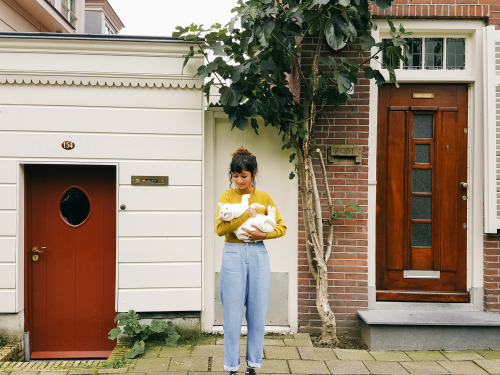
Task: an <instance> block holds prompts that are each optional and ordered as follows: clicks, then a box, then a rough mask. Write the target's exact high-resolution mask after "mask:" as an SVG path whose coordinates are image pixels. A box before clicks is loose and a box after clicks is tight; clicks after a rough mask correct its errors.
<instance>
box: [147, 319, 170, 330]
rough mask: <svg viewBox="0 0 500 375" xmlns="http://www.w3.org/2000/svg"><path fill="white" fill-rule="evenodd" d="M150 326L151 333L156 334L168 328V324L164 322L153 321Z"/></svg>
mask: <svg viewBox="0 0 500 375" xmlns="http://www.w3.org/2000/svg"><path fill="white" fill-rule="evenodd" d="M149 326H150V328H151V331H153V332H155V333H160V332H163V331H164V330H165V329H166V328H167V322H165V321H163V320H158V319H153V320H151V324H150V325H149Z"/></svg>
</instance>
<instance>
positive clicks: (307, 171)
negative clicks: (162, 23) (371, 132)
mask: <svg viewBox="0 0 500 375" xmlns="http://www.w3.org/2000/svg"><path fill="white" fill-rule="evenodd" d="M392 1H393V0H376V1H375V3H376V5H377V6H378V7H380V8H383V9H386V8H389V7H390V6H391V3H392ZM233 13H235V17H234V18H233V19H232V20H231V21H230V22H229V24H228V25H226V26H224V27H223V26H221V25H220V24H215V25H213V26H212V27H210V28H208V29H205V28H204V27H203V25H194V24H192V25H191V26H188V27H180V26H178V27H177V28H176V29H177V32H175V33H174V34H173V36H174V37H180V38H183V39H185V40H189V41H193V42H195V44H196V45H197V46H198V47H199V48H198V50H195V48H194V47H191V50H190V53H189V54H188V55H187V56H186V59H185V61H184V65H185V64H186V63H187V61H188V60H189V58H190V57H192V56H193V55H194V54H195V53H202V54H203V55H204V56H205V58H206V64H205V65H202V66H200V67H199V69H198V73H197V74H198V75H199V77H200V78H201V79H203V80H204V81H205V86H204V91H205V93H206V94H207V95H209V93H210V88H211V87H212V86H213V85H217V86H219V93H220V100H219V102H220V105H222V107H223V109H224V112H226V113H227V114H228V116H229V120H230V121H231V123H232V126H233V128H234V127H237V128H239V129H245V128H247V127H248V126H249V125H250V126H251V127H252V128H253V129H254V131H255V132H256V133H257V134H258V128H259V124H258V122H257V117H261V118H262V119H263V121H264V124H265V125H266V126H268V125H270V126H273V127H276V128H278V129H279V131H280V134H282V135H283V140H284V141H285V145H284V147H285V148H290V149H292V150H293V151H292V153H291V156H290V162H295V163H296V172H297V174H298V177H299V190H300V194H301V198H302V206H303V207H302V208H303V213H304V223H305V232H306V250H307V256H308V262H309V269H310V271H311V273H312V275H313V277H314V279H315V280H316V286H317V287H316V290H317V298H316V306H317V310H318V313H319V316H320V318H321V320H322V333H321V338H320V341H321V342H323V343H326V344H334V345H335V344H337V343H338V339H337V334H336V322H335V316H334V313H333V311H332V309H331V307H330V298H329V294H328V269H327V264H328V259H329V258H330V255H331V252H332V246H333V233H334V226H333V220H334V219H335V218H337V217H338V216H339V215H342V214H343V215H349V214H350V213H349V211H348V210H346V207H348V206H349V207H351V208H354V209H356V210H358V211H359V210H360V209H359V207H357V206H356V205H354V204H347V205H344V204H343V202H341V204H342V206H343V207H342V208H343V209H342V210H341V211H335V210H334V202H333V201H332V199H331V195H330V192H329V191H330V188H328V189H327V191H328V198H327V200H328V202H327V204H328V207H329V217H328V218H326V222H327V223H328V224H329V225H328V233H327V235H325V233H324V229H323V223H324V221H325V220H323V217H322V210H321V202H320V196H319V193H318V188H317V183H316V176H315V173H314V169H313V158H314V157H315V156H319V157H320V160H321V164H322V171H323V173H322V177H323V179H324V182H325V185H327V178H326V170H325V166H324V163H323V162H322V158H321V154H320V153H317V152H315V150H316V146H315V140H314V131H315V126H316V119H317V117H318V114H319V113H321V112H322V111H323V107H324V105H325V104H329V105H334V106H338V105H340V104H344V103H346V102H347V101H348V100H349V98H350V96H349V89H350V88H351V86H352V85H355V84H356V83H357V82H358V77H363V76H364V77H365V78H368V79H375V80H376V83H377V84H378V85H381V84H383V83H384V82H385V79H384V77H383V75H382V73H381V72H380V71H379V70H378V69H374V68H373V67H372V66H371V65H372V64H371V61H372V60H373V61H378V62H379V63H380V65H381V67H383V68H385V69H387V70H388V72H389V78H390V81H391V82H394V83H396V76H395V74H394V67H395V66H396V64H398V63H399V61H400V60H402V58H403V57H402V51H403V48H404V47H405V46H406V44H405V41H404V39H403V36H405V34H406V33H405V30H404V28H403V27H402V26H400V27H399V29H398V30H397V29H396V28H395V27H394V25H393V24H392V23H391V22H390V21H389V20H388V22H389V25H390V30H391V37H392V38H390V39H389V40H384V42H383V43H382V42H380V43H376V42H375V40H374V39H373V38H372V37H371V36H370V30H371V29H373V28H374V27H375V25H374V24H373V23H372V21H371V17H370V11H369V0H330V1H329V0H246V1H244V0H239V1H238V6H237V7H235V8H234V9H233ZM307 38H309V40H311V39H312V40H313V42H314V44H315V47H314V48H313V51H312V52H313V59H312V64H310V66H309V67H306V66H304V65H302V64H301V54H302V52H303V47H302V45H303V42H304V40H306V39H307ZM344 48H349V49H350V50H352V51H356V52H357V57H356V58H348V57H347V55H344V56H342V55H341V54H338V53H337V51H340V50H342V49H344ZM325 50H326V53H325ZM370 51H372V52H373V53H371V54H370ZM381 51H384V53H385V57H384V59H381V58H380V55H381ZM336 53H337V54H336ZM339 55H340V56H339ZM381 60H383V61H381ZM296 81H298V82H300V93H299V92H293V93H292V91H291V85H290V83H292V82H296ZM290 177H291V178H293V177H294V173H292V174H291V176H290Z"/></svg>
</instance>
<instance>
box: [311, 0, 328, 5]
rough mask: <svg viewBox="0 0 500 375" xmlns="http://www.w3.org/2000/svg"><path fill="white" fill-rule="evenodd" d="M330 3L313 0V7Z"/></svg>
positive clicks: (322, 0) (323, 0)
mask: <svg viewBox="0 0 500 375" xmlns="http://www.w3.org/2000/svg"><path fill="white" fill-rule="evenodd" d="M329 2H330V0H313V2H312V4H313V5H326V4H328V3H329Z"/></svg>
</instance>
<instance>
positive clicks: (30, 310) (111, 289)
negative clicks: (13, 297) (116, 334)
mask: <svg viewBox="0 0 500 375" xmlns="http://www.w3.org/2000/svg"><path fill="white" fill-rule="evenodd" d="M25 171H26V188H27V189H26V225H27V226H26V227H27V231H26V268H27V269H26V271H27V272H26V275H27V278H26V296H27V297H26V305H27V309H26V328H27V329H26V330H29V332H30V346H31V348H30V349H31V358H33V359H36V358H104V357H107V356H109V354H110V353H111V351H112V350H113V348H114V346H115V342H113V341H111V340H109V339H108V338H107V336H108V332H109V330H110V329H111V328H113V326H114V323H113V319H114V317H115V315H116V313H115V268H116V239H115V236H116V192H115V189H116V177H115V175H116V173H115V167H114V166H82V165H30V166H26V168H25Z"/></svg>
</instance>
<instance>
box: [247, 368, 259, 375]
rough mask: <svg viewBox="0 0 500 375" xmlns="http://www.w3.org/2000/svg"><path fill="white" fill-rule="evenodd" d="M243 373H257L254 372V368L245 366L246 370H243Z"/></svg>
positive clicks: (250, 374)
mask: <svg viewBox="0 0 500 375" xmlns="http://www.w3.org/2000/svg"><path fill="white" fill-rule="evenodd" d="M245 375H257V373H256V372H255V368H253V367H247V370H246V371H245Z"/></svg>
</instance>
